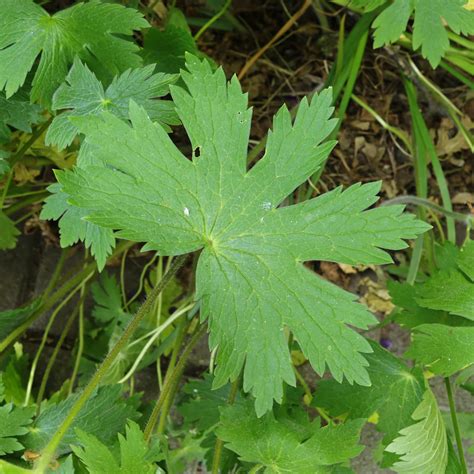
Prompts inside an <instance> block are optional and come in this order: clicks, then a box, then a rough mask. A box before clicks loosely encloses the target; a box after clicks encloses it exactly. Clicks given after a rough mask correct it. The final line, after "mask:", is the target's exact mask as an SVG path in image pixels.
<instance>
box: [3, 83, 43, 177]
mask: <svg viewBox="0 0 474 474" xmlns="http://www.w3.org/2000/svg"><path fill="white" fill-rule="evenodd" d="M40 120H41V107H40V106H39V105H36V104H31V103H30V101H29V98H28V96H27V95H26V94H25V93H24V92H22V91H20V92H18V93H16V94H15V95H14V96H13V97H10V98H9V99H7V98H6V97H5V94H4V93H0V142H7V141H9V140H10V127H12V128H15V129H17V130H21V131H22V132H31V125H32V124H35V123H38V122H39V121H40ZM1 175H2V170H1V164H0V176H1Z"/></svg>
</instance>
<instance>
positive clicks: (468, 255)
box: [456, 240, 474, 284]
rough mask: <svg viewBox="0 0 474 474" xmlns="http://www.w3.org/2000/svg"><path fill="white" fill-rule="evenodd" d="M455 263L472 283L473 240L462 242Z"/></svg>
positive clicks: (473, 278) (473, 276)
mask: <svg viewBox="0 0 474 474" xmlns="http://www.w3.org/2000/svg"><path fill="white" fill-rule="evenodd" d="M456 263H457V265H458V267H459V268H460V269H461V270H462V271H463V272H464V273H465V274H466V275H467V276H468V277H469V278H470V279H471V280H472V281H473V284H474V240H470V241H469V242H468V243H466V244H464V246H463V248H462V249H461V250H460V252H459V255H458V258H457V260H456Z"/></svg>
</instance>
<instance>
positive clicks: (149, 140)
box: [57, 56, 429, 415]
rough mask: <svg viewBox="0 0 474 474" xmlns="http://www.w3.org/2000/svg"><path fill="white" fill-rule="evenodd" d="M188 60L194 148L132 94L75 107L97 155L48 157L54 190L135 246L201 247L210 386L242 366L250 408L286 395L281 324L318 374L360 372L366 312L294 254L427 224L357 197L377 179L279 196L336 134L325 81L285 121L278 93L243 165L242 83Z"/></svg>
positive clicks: (322, 156) (367, 193) (187, 106)
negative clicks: (185, 151)
mask: <svg viewBox="0 0 474 474" xmlns="http://www.w3.org/2000/svg"><path fill="white" fill-rule="evenodd" d="M187 68H188V70H189V72H183V73H182V78H183V80H184V82H185V84H186V87H187V89H186V90H185V89H183V88H180V87H177V86H172V87H171V93H172V96H173V100H174V102H175V104H176V108H177V113H178V116H179V117H180V119H181V121H182V123H183V125H184V127H185V128H186V131H187V133H188V136H189V138H190V140H191V144H192V148H193V150H194V151H193V159H192V161H190V160H188V159H187V158H186V157H184V156H183V155H182V154H181V152H180V151H179V150H178V149H177V148H176V146H175V145H174V144H173V143H172V141H171V139H170V137H169V136H168V134H167V133H166V132H165V131H164V130H163V128H162V127H160V126H159V125H156V124H153V123H152V122H151V121H150V119H149V118H148V117H147V115H146V113H145V111H144V110H143V109H141V108H139V107H138V106H137V105H136V104H134V103H131V106H130V119H131V126H129V125H127V124H126V123H124V122H122V121H120V120H119V119H118V118H116V117H114V116H113V115H111V114H108V113H104V114H102V115H101V116H100V117H94V116H92V117H81V118H77V119H75V121H76V124H77V126H78V128H79V130H80V131H81V132H82V133H84V134H85V136H86V141H87V143H88V144H89V145H90V147H91V148H90V150H91V153H92V154H93V155H94V159H95V160H97V161H98V162H101V163H102V164H104V165H105V166H102V167H100V166H88V167H87V168H84V169H81V168H76V169H75V170H74V171H72V172H69V171H67V172H63V171H58V172H57V176H58V180H59V181H60V183H61V184H62V186H63V189H64V192H66V193H67V194H68V195H69V196H70V202H71V204H73V205H75V206H78V207H81V208H85V209H89V210H90V211H89V214H88V216H87V219H88V220H89V221H90V222H93V223H95V224H98V225H100V226H103V227H108V228H113V229H117V230H118V232H117V235H118V236H119V237H122V238H126V239H130V240H135V241H143V242H146V245H145V249H148V250H149V249H154V250H158V251H159V252H160V253H162V254H166V255H178V254H181V253H186V252H192V251H195V250H199V249H202V252H201V254H200V257H199V261H198V266H197V295H198V297H199V298H200V299H201V315H202V318H203V319H207V320H208V321H209V328H210V346H211V348H212V349H214V348H216V347H218V352H217V357H216V361H217V369H216V379H215V385H214V386H215V387H218V386H222V385H224V384H225V383H226V382H227V381H228V380H229V379H230V380H234V379H235V378H236V377H237V376H238V375H239V373H240V372H241V370H242V368H243V369H244V382H243V386H244V390H245V391H247V392H248V391H251V392H252V393H253V394H254V395H255V397H256V410H257V413H258V414H259V415H262V414H263V413H265V412H266V411H268V410H269V409H270V408H271V407H272V403H273V400H277V401H281V400H282V395H283V390H282V382H283V381H284V382H287V383H289V384H294V382H295V376H294V373H293V369H292V365H291V360H290V354H289V351H288V347H287V341H286V338H285V331H284V330H285V328H288V329H289V330H291V331H292V332H293V334H294V336H295V339H296V340H297V341H298V343H299V344H300V346H301V349H302V350H303V352H304V354H305V356H306V357H307V358H308V359H309V360H310V362H311V365H312V366H313V368H314V369H315V370H316V371H317V372H318V373H319V374H323V373H324V371H325V369H326V367H328V368H329V370H330V371H331V373H332V374H333V376H334V377H335V378H336V379H337V380H338V381H342V379H343V377H346V378H347V380H348V381H349V382H350V383H353V382H356V383H359V384H363V385H369V384H370V380H369V377H368V374H367V371H366V368H365V367H366V366H367V362H366V360H365V358H364V357H363V355H362V354H363V353H369V352H371V350H372V349H371V347H370V345H369V344H368V343H367V341H366V340H365V339H364V338H363V337H362V336H360V335H359V334H357V333H356V332H355V331H353V330H352V329H351V328H349V325H350V326H354V327H358V328H367V327H368V325H370V324H371V323H373V322H375V319H374V317H373V316H372V315H371V314H370V313H369V312H368V311H367V309H365V308H364V307H363V306H361V305H359V304H357V303H356V302H355V299H356V297H355V296H354V295H351V294H350V293H346V292H345V291H343V290H341V289H339V288H337V287H336V286H334V285H332V284H330V283H328V282H327V281H325V280H323V279H321V278H319V277H317V276H315V275H314V274H313V273H312V272H311V271H310V270H309V269H308V268H306V267H305V266H304V265H303V262H304V261H305V260H310V259H321V260H330V261H344V262H346V263H355V262H359V263H360V262H364V263H381V262H388V261H390V257H389V256H388V254H386V253H385V252H384V251H383V250H382V248H387V249H400V248H403V247H405V246H406V244H405V243H404V242H403V240H402V239H407V238H412V237H415V236H416V235H418V234H420V233H422V232H424V231H425V230H426V229H428V228H429V226H428V225H427V224H425V223H423V222H420V221H417V220H415V219H414V218H413V217H412V216H406V215H402V214H401V212H402V208H401V207H398V206H397V207H396V206H394V207H386V208H385V207H384V208H378V209H372V210H369V211H365V209H366V208H367V207H369V206H371V205H372V204H373V203H375V201H376V200H377V197H376V194H377V192H378V190H379V188H380V184H379V183H372V184H367V185H362V186H361V185H356V186H352V187H351V188H349V189H348V190H347V191H345V192H342V191H341V190H340V189H337V190H334V191H332V192H330V193H328V194H327V195H324V196H321V197H319V198H316V199H312V200H310V201H308V202H305V203H302V204H298V205H295V206H289V207H281V208H279V207H278V206H279V204H281V202H282V201H283V200H284V198H285V197H286V196H287V195H288V194H290V193H292V192H293V191H294V189H295V188H297V187H298V186H299V185H300V184H301V183H302V182H304V181H305V180H306V179H307V178H308V177H310V176H311V175H312V174H313V173H314V172H315V171H316V170H317V169H318V168H319V167H320V166H321V165H322V164H323V163H324V161H325V160H326V159H327V156H328V154H329V153H330V151H331V149H332V148H333V147H334V142H330V143H323V141H324V140H325V139H326V138H327V137H328V135H329V134H330V133H331V131H332V130H333V128H334V126H335V123H336V122H335V120H333V119H331V118H330V117H331V114H332V112H333V107H332V96H331V91H330V90H325V91H322V92H321V93H319V94H316V95H315V96H314V97H313V98H312V100H311V101H309V100H307V99H304V100H303V101H302V102H301V104H300V106H299V108H298V113H297V114H296V117H295V120H294V121H292V120H291V117H290V114H289V112H288V110H287V109H286V108H285V107H282V108H281V109H280V111H279V112H278V113H277V114H276V116H275V119H274V126H273V130H272V132H271V133H270V135H269V137H268V143H267V148H266V152H265V155H264V157H263V158H262V159H261V160H260V161H259V162H258V163H257V164H256V165H255V166H253V167H252V168H251V169H250V170H247V166H246V160H247V147H248V139H249V131H250V119H251V115H250V111H249V110H248V109H247V96H246V94H243V93H242V92H241V90H240V85H239V83H238V81H237V79H236V78H233V79H232V80H231V81H230V82H229V83H227V82H226V78H225V76H224V73H223V71H222V69H218V70H217V71H213V70H212V68H211V66H210V65H209V63H208V62H207V61H200V60H199V59H197V58H194V57H192V56H189V57H188V63H187ZM345 226H347V227H348V229H349V230H348V231H347V232H346V231H345V229H344V227H345ZM352 255H354V256H352ZM229 289H231V291H230V290H229Z"/></svg>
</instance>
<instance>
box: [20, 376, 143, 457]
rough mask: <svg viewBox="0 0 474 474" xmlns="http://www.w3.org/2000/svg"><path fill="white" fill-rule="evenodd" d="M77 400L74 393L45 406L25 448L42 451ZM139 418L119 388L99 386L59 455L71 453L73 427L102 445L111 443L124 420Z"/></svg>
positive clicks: (66, 437)
mask: <svg viewBox="0 0 474 474" xmlns="http://www.w3.org/2000/svg"><path fill="white" fill-rule="evenodd" d="M77 397H78V394H74V395H72V396H70V397H68V398H67V399H66V400H64V401H62V402H60V403H57V404H48V405H47V406H46V408H45V409H44V410H43V411H42V412H41V414H40V416H39V417H38V418H37V419H36V420H35V429H34V430H31V432H30V433H28V435H27V436H26V437H25V438H24V440H23V442H24V444H25V446H26V447H27V448H28V449H30V450H32V451H36V452H39V451H41V450H42V449H43V448H44V447H45V446H46V444H47V443H48V441H49V440H50V439H51V437H52V436H53V434H54V433H55V432H56V430H57V429H58V428H59V426H60V425H61V423H62V422H63V420H64V418H65V417H66V415H67V414H68V413H69V410H70V408H71V406H72V405H73V403H74V402H75V400H76V399H77ZM138 416H139V414H138V413H137V411H136V407H135V400H134V399H128V400H124V399H122V398H121V387H120V386H119V385H106V386H104V387H100V388H99V390H98V391H97V392H96V394H95V395H94V396H92V397H91V398H89V400H88V401H87V402H86V404H85V405H84V406H83V407H82V409H81V411H80V412H79V414H78V415H77V417H76V418H75V420H74V423H73V424H72V425H71V427H70V428H69V429H68V431H67V432H66V434H65V436H64V437H63V439H62V441H61V444H60V445H59V448H58V454H61V455H62V454H66V453H68V452H70V451H71V448H70V444H73V443H77V436H76V434H75V429H76V428H79V429H81V430H83V431H85V432H86V433H88V434H91V435H94V436H96V437H97V438H98V439H99V440H100V441H102V442H104V443H110V442H111V441H112V440H113V439H114V438H115V436H116V434H117V433H118V432H119V431H121V430H122V429H123V428H124V426H125V423H126V420H127V419H136V418H138Z"/></svg>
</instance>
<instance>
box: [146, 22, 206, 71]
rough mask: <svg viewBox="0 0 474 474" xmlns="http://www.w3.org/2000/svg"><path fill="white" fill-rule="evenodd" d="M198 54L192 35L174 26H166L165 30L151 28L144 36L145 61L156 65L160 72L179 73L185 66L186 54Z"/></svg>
mask: <svg viewBox="0 0 474 474" xmlns="http://www.w3.org/2000/svg"><path fill="white" fill-rule="evenodd" d="M198 52H199V51H198V48H197V46H196V42H195V41H194V39H193V37H192V35H191V33H190V32H189V31H188V30H185V29H182V28H179V27H176V26H174V25H166V28H165V29H164V30H158V29H157V28H150V29H149V30H148V31H147V32H146V34H145V36H144V44H143V51H142V55H143V59H144V60H145V62H146V63H148V64H150V63H156V69H157V70H158V71H160V72H167V73H179V71H180V69H183V68H184V66H185V54H186V53H191V54H194V55H197V54H198Z"/></svg>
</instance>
